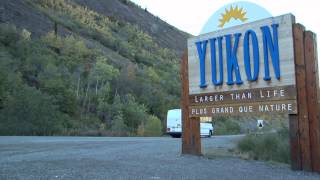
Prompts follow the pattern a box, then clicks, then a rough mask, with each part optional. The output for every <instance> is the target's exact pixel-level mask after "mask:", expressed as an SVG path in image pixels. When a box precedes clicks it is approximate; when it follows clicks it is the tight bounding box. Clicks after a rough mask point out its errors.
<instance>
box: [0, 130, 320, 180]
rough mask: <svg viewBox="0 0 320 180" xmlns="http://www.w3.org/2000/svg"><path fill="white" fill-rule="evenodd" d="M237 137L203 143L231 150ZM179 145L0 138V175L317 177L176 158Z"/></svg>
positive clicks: (250, 164)
mask: <svg viewBox="0 0 320 180" xmlns="http://www.w3.org/2000/svg"><path fill="white" fill-rule="evenodd" d="M240 137H241V136H215V137H212V138H203V139H202V144H203V147H204V149H205V148H208V147H211V148H212V147H216V148H230V147H232V146H234V143H233V142H234V141H236V140H237V139H239V138H240ZM180 148H181V139H173V138H169V137H161V138H135V137H123V138H122V137H0V179H1V180H2V179H4V180H6V179H30V180H37V179H77V180H78V179H88V180H89V179H112V180H114V179H175V180H176V179H217V180H224V179H226V180H232V179H236V180H242V179H243V180H247V179H248V180H251V179H252V180H255V179H257V180H263V179H266V180H269V179H281V180H282V179H288V180H301V179H312V180H313V179H314V180H319V179H320V175H319V174H312V173H304V172H294V171H291V170H290V169H289V167H287V166H282V165H281V166H280V165H275V164H271V163H265V162H259V161H248V160H241V159H237V158H215V159H213V160H210V159H207V158H204V157H193V156H181V155H180Z"/></svg>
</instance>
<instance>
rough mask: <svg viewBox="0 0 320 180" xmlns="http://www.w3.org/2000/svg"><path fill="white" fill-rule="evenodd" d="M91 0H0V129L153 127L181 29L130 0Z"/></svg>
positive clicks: (121, 131) (157, 125)
mask: <svg viewBox="0 0 320 180" xmlns="http://www.w3.org/2000/svg"><path fill="white" fill-rule="evenodd" d="M99 2H100V1H84V0H25V1H21V0H17V1H8V0H4V1H1V2H0V5H1V6H0V10H1V11H2V12H1V13H0V21H1V24H0V135H120V136H121V135H146V136H149V135H160V134H161V133H162V131H163V125H164V123H165V116H166V112H167V110H168V109H171V108H178V107H179V103H180V79H179V61H180V60H179V59H180V56H181V52H182V51H183V47H184V45H183V44H185V43H186V38H187V37H188V35H187V34H186V33H183V32H180V31H178V30H177V29H175V28H174V27H172V26H170V25H168V24H166V23H165V22H163V21H161V20H160V19H159V18H157V17H154V16H153V15H151V14H150V13H148V12H147V10H143V9H141V8H140V7H138V6H137V5H135V4H133V3H132V2H130V1H126V0H114V1H109V0H108V1H101V4H99ZM108 2H109V4H108ZM109 5H110V7H109ZM17 9H18V10H17ZM126 9H127V11H125V10H126ZM16 12H19V13H20V14H19V13H16ZM128 13H131V14H132V17H130V14H128ZM139 16H141V18H140V19H142V20H143V21H141V20H139V18H138V17H139ZM148 27H149V28H148ZM166 32H167V34H165V33H166ZM159 33H160V34H159ZM161 33H164V34H161ZM175 36H176V37H177V39H178V40H179V42H178V41H177V40H176V39H174V38H175Z"/></svg>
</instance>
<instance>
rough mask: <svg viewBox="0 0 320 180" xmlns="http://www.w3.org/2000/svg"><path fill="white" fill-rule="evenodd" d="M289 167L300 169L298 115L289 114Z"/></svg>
mask: <svg viewBox="0 0 320 180" xmlns="http://www.w3.org/2000/svg"><path fill="white" fill-rule="evenodd" d="M289 132H290V134H289V138H290V155H291V169H292V170H302V164H301V149H300V141H299V123H298V115H296V114H289Z"/></svg>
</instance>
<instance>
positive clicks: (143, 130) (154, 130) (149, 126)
mask: <svg viewBox="0 0 320 180" xmlns="http://www.w3.org/2000/svg"><path fill="white" fill-rule="evenodd" d="M161 129H162V126H161V121H160V119H159V118H157V117H156V116H153V115H151V116H149V119H148V120H147V122H146V124H145V125H144V124H141V125H140V126H139V128H138V135H139V136H161V135H162V132H161Z"/></svg>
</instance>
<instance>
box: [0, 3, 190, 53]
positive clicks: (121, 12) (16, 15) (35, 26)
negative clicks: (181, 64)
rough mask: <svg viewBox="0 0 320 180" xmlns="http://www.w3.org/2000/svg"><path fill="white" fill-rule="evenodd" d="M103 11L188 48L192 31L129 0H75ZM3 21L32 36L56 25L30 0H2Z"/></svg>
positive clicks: (161, 39)
mask: <svg viewBox="0 0 320 180" xmlns="http://www.w3.org/2000/svg"><path fill="white" fill-rule="evenodd" d="M72 1H73V2H74V3H77V4H79V5H81V6H85V7H87V8H89V9H91V10H93V11H95V12H97V13H99V14H101V15H104V16H107V17H109V18H113V19H116V20H120V21H125V22H128V23H130V24H133V25H137V26H139V28H141V29H142V30H143V31H144V32H146V33H148V34H149V35H150V36H151V37H152V38H153V39H154V40H155V42H157V43H158V44H159V45H160V46H162V47H165V48H168V49H172V50H174V51H176V52H177V53H178V54H179V55H181V54H182V51H183V50H184V48H186V39H187V38H188V37H189V36H190V35H189V34H187V33H185V32H183V31H180V30H178V29H177V28H175V27H174V26H172V25H170V24H168V23H166V22H164V21H162V20H161V19H160V18H159V17H157V16H154V15H153V14H151V13H149V12H148V11H147V10H145V9H142V8H140V7H139V6H138V5H136V4H134V3H132V2H130V1H129V0H72ZM0 10H1V11H0V22H1V23H12V24H15V25H16V26H17V27H18V28H20V29H23V28H24V29H27V30H28V31H30V32H31V33H32V35H33V36H35V37H39V36H41V35H45V34H46V33H48V32H49V31H52V30H53V29H54V22H53V21H52V20H51V19H50V18H48V17H47V16H46V15H44V14H43V13H41V12H39V11H38V10H37V9H34V8H33V7H32V6H30V3H28V0H13V1H12V0H1V1H0ZM58 31H59V34H66V33H67V32H68V30H66V29H64V27H59V28H58Z"/></svg>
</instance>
